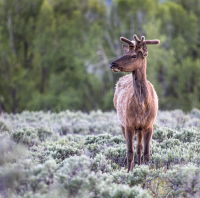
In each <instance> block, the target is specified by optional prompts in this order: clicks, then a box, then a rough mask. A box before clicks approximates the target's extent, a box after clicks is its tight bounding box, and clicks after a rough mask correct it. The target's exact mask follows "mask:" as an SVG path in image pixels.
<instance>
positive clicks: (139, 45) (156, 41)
mask: <svg viewBox="0 0 200 198" xmlns="http://www.w3.org/2000/svg"><path fill="white" fill-rule="evenodd" d="M133 38H134V39H135V41H136V47H138V48H141V47H142V46H143V44H144V43H145V44H147V45H150V44H153V45H155V44H159V43H160V41H159V40H145V37H144V36H142V37H141V40H140V39H139V38H138V37H137V35H136V34H135V35H134V36H133Z"/></svg>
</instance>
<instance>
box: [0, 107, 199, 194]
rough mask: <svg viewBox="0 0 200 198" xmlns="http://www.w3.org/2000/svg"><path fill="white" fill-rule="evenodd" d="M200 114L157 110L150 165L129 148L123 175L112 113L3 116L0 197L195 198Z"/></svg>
mask: <svg viewBox="0 0 200 198" xmlns="http://www.w3.org/2000/svg"><path fill="white" fill-rule="evenodd" d="M199 112H200V111H199V110H198V109H193V110H191V112H190V113H187V114H186V113H184V112H183V111H180V110H174V111H159V113H158V116H157V118H156V123H155V124H154V134H153V139H152V141H151V147H150V152H151V156H150V165H149V166H146V165H141V166H137V152H136V149H135V158H134V162H135V167H134V169H133V171H132V172H130V173H129V174H127V169H126V166H127V165H126V152H127V148H126V142H125V140H124V137H123V135H122V131H120V130H121V129H120V125H119V122H118V119H117V115H116V113H115V112H106V113H102V112H101V111H92V112H90V114H86V113H82V112H80V111H78V112H71V111H69V110H67V111H62V112H60V113H51V112H46V113H44V112H42V111H40V112H29V111H24V112H22V113H21V114H15V115H14V114H7V113H5V114H1V115H0V120H1V123H3V124H2V126H3V127H4V128H5V130H4V128H2V129H3V130H2V131H1V133H0V155H1V158H0V186H1V188H0V197H11V198H15V197H19V198H21V197H22V198H39V197H42V198H43V197H44V198H48V197H52V196H54V197H77V198H79V197H91V198H93V197H97V198H102V197H113V198H115V197H119V198H121V197H152V196H153V197H168V198H170V197H199V194H200V191H199V189H200V188H199V186H200V183H199V177H200V175H199V174H200V169H199V165H200V157H199V152H200V146H199V140H200V133H199V131H200V126H199V125H195V127H194V126H193V127H191V124H192V123H196V122H197V121H198V122H199V120H200V116H199V115H200V113H199ZM5 126H6V127H5ZM170 126H171V127H170ZM77 128H79V129H80V130H79V131H78V134H77V130H76V129H77ZM7 129H9V130H7ZM85 129H87V130H88V132H87V133H85ZM88 133H89V134H88ZM134 147H135V148H136V139H135V140H134Z"/></svg>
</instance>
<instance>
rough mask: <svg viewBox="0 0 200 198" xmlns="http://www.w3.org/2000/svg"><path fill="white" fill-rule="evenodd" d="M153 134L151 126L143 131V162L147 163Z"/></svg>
mask: <svg viewBox="0 0 200 198" xmlns="http://www.w3.org/2000/svg"><path fill="white" fill-rule="evenodd" d="M152 135H153V126H152V127H151V128H149V129H148V130H146V131H145V132H144V155H143V156H144V163H145V164H146V165H149V160H150V143H151V138H152Z"/></svg>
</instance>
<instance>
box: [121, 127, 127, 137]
mask: <svg viewBox="0 0 200 198" xmlns="http://www.w3.org/2000/svg"><path fill="white" fill-rule="evenodd" d="M121 128H122V132H123V135H124V138H125V139H126V137H125V128H124V127H123V126H122V125H121Z"/></svg>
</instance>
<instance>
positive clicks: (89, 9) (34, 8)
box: [0, 0, 200, 113]
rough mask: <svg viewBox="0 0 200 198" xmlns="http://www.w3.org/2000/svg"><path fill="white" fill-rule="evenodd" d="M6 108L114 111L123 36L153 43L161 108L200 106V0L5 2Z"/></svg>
mask: <svg viewBox="0 0 200 198" xmlns="http://www.w3.org/2000/svg"><path fill="white" fill-rule="evenodd" d="M0 18H1V21H0V111H6V112H14V113H17V112H21V111H23V110H25V109H27V110H52V111H60V110H64V109H70V110H82V111H86V112H88V111H90V110H92V109H99V108H100V109H102V110H104V111H105V110H111V109H113V102H112V99H113V93H114V85H115V83H116V82H117V80H118V78H119V77H121V76H123V75H124V74H123V73H113V72H112V71H111V70H110V68H109V64H110V62H112V61H113V60H115V59H116V58H118V57H120V56H121V55H122V54H123V50H122V47H121V42H120V40H119V37H120V36H124V37H127V38H129V39H131V40H132V38H133V37H132V36H133V34H137V35H138V36H142V35H145V36H146V38H148V39H159V40H160V41H161V44H160V45H159V46H149V47H148V50H149V56H148V59H147V60H148V62H147V75H148V80H149V81H150V82H152V83H153V85H154V87H155V89H156V91H157V93H158V96H159V107H160V109H168V110H169V109H175V108H181V109H183V110H185V111H188V110H190V109H191V108H193V107H196V108H200V50H199V49H200V2H199V0H171V1H170V0H168V1H161V0H160V1H159V0H140V1H136V0H112V1H106V0H105V1H103V0H84V1H82V0H74V1H70V0H0Z"/></svg>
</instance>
